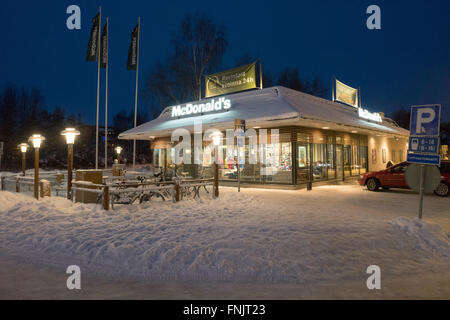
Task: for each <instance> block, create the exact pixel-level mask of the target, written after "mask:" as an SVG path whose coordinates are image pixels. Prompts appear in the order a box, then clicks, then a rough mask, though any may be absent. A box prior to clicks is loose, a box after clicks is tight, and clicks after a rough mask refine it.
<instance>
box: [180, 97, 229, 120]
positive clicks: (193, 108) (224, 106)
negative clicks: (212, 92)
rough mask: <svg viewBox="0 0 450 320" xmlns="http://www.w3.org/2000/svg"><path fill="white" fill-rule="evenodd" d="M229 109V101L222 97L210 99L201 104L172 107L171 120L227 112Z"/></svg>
mask: <svg viewBox="0 0 450 320" xmlns="http://www.w3.org/2000/svg"><path fill="white" fill-rule="evenodd" d="M230 108H231V100H230V99H227V98H224V97H223V98H219V99H211V100H210V101H208V102H202V103H195V104H194V103H186V104H185V105H179V106H173V107H172V118H173V117H182V116H188V115H195V114H203V113H209V112H213V111H221V110H228V109H230Z"/></svg>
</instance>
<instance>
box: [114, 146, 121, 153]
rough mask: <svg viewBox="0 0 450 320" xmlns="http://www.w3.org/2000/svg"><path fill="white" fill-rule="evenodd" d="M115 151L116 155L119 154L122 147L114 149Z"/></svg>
mask: <svg viewBox="0 0 450 320" xmlns="http://www.w3.org/2000/svg"><path fill="white" fill-rule="evenodd" d="M115 150H116V153H117V154H121V153H122V150H123V148H122V147H116V148H115Z"/></svg>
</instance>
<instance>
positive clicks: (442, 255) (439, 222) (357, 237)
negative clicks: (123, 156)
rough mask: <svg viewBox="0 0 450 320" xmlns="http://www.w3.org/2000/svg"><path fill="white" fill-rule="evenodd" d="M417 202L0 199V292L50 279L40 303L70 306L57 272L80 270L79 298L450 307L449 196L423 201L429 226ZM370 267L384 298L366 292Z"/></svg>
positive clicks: (230, 197) (293, 196) (329, 193)
mask: <svg viewBox="0 0 450 320" xmlns="http://www.w3.org/2000/svg"><path fill="white" fill-rule="evenodd" d="M417 202H418V196H417V195H415V194H413V193H411V192H409V191H402V190H398V191H389V192H378V193H373V192H369V191H366V190H364V189H363V188H361V187H359V186H357V185H341V186H323V187H317V188H314V190H313V191H310V192H308V191H306V190H298V191H286V190H260V189H242V192H241V194H237V192H236V191H235V189H232V188H222V189H221V197H220V198H219V199H218V200H210V199H206V198H205V199H203V200H201V201H185V202H180V203H177V204H173V203H170V202H166V203H162V202H155V203H152V204H146V205H144V206H123V207H120V208H118V209H117V210H115V211H111V212H105V211H103V210H101V209H100V208H98V207H95V206H92V205H82V204H72V203H71V202H69V201H67V200H64V199H57V198H52V199H44V200H41V201H40V202H39V203H37V202H35V201H34V200H33V199H31V198H29V197H27V196H23V195H18V194H14V193H8V192H0V204H1V205H0V240H1V242H0V256H3V257H4V259H3V261H4V262H3V263H2V265H1V266H0V267H1V269H2V270H3V271H2V272H1V274H0V283H1V284H2V285H1V287H2V289H1V290H0V295H1V296H3V297H10V296H12V295H14V294H17V295H18V296H20V297H26V296H27V292H30V290H28V289H27V286H28V288H30V289H32V288H35V287H36V286H37V287H39V285H38V283H39V281H41V282H42V279H48V281H44V283H46V284H47V286H48V288H47V289H43V290H41V291H40V290H37V289H35V290H34V291H33V290H31V291H33V292H35V294H36V295H33V297H40V295H39V292H41V294H43V297H53V295H54V296H56V297H62V298H65V297H68V298H73V294H72V293H67V292H66V291H67V289H64V286H65V279H66V275H65V274H64V272H62V274H61V275H60V270H63V271H64V270H65V267H67V266H68V265H70V264H77V265H79V266H80V267H81V269H82V273H83V275H84V276H86V278H85V279H87V280H86V282H85V285H84V286H83V290H81V291H83V292H84V295H85V296H83V293H81V296H82V297H98V298H101V297H115V298H117V297H123V298H132V297H136V298H145V297H148V298H158V297H161V298H171V297H173V298H177V297H178V298H202V297H203V298H209V297H217V298H233V297H234V298H242V295H244V297H249V298H251V297H254V298H339V297H341V298H359V297H363V298H370V297H373V298H381V297H388V298H395V297H406V298H409V297H417V298H450V268H449V266H450V198H439V197H436V196H426V197H425V207H424V220H423V221H418V220H415V217H416V216H417ZM30 263H31V265H30ZM372 264H376V265H379V266H380V267H381V271H382V279H383V282H382V283H383V284H382V290H381V291H380V292H377V293H374V292H373V291H369V290H367V289H366V287H365V282H366V279H367V276H368V275H366V273H365V270H366V268H367V266H369V265H372ZM22 269H23V270H24V271H23V272H21V271H20V270H22ZM7 270H16V272H8V271H7ZM22 273H27V274H28V275H33V274H35V273H37V276H36V277H31V278H32V279H35V280H34V281H37V283H36V284H35V285H34V286H32V285H30V283H33V281H31V282H30V281H20V278H21V276H20V275H21V274H22ZM59 278H61V279H62V281H63V282H62V286H63V289H61V290H66V291H64V292H66V293H62V292H61V293H60V294H58V292H60V291H58V290H57V289H56V288H57V287H58V286H59V285H60V284H59V283H60V282H59V281H58V282H55V281H56V280H54V279H59ZM51 279H53V280H51ZM111 279H114V280H115V281H111ZM21 283H23V287H22V288H20V287H17V286H20V284H21ZM11 284H14V285H11ZM90 284H91V285H90ZM30 286H31V287H30ZM44 286H45V285H44ZM405 286H407V287H408V290H407V291H406V292H405V289H404V288H405ZM122 287H125V288H129V290H122V289H121V288H122ZM8 288H9V289H8ZM52 288H54V290H53V289H52ZM89 288H90V289H89ZM89 290H90V291H89ZM102 292H103V293H102ZM44 293H45V294H44Z"/></svg>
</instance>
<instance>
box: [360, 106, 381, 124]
mask: <svg viewBox="0 0 450 320" xmlns="http://www.w3.org/2000/svg"><path fill="white" fill-rule="evenodd" d="M358 116H359V117H360V118H363V119H366V120H371V121H375V122H382V121H383V120H382V119H381V115H380V114H379V113H377V112H370V111H368V110H366V109H363V108H358Z"/></svg>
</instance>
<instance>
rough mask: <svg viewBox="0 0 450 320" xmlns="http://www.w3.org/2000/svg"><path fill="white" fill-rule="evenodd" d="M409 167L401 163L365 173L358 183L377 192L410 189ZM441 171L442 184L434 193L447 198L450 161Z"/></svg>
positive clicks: (449, 186) (449, 182) (442, 164)
mask: <svg viewBox="0 0 450 320" xmlns="http://www.w3.org/2000/svg"><path fill="white" fill-rule="evenodd" d="M408 165H409V163H408V162H401V163H398V164H396V165H393V166H392V167H389V168H387V169H384V170H380V171H375V172H367V173H364V174H362V175H360V176H359V179H358V182H359V184H360V185H362V186H367V189H369V190H370V191H377V190H378V189H379V188H380V187H381V188H383V189H389V188H404V189H408V188H409V187H408V184H407V183H406V180H405V172H406V169H407V168H408ZM439 170H440V172H441V183H440V184H439V186H438V187H437V188H436V190H435V191H434V193H435V194H437V195H438V196H440V197H446V196H448V194H449V189H450V160H442V161H441V165H440V167H439Z"/></svg>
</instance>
